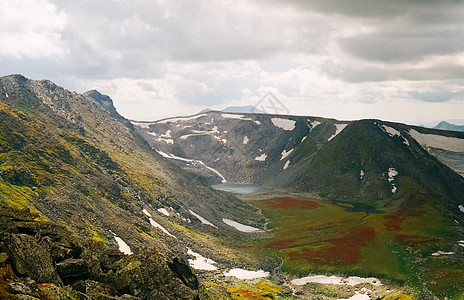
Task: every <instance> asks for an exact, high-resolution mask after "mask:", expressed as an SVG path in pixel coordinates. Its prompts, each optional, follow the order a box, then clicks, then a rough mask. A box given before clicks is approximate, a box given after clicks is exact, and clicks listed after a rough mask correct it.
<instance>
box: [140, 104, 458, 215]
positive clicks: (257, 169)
mask: <svg viewBox="0 0 464 300" xmlns="http://www.w3.org/2000/svg"><path fill="white" fill-rule="evenodd" d="M134 124H135V125H136V127H137V130H138V131H139V132H140V134H141V135H142V136H143V137H144V138H145V139H146V140H147V141H148V143H149V144H150V145H151V146H152V147H153V148H154V149H156V150H157V151H158V152H159V153H160V154H161V155H163V156H164V157H166V158H169V159H171V160H172V161H173V162H176V163H177V164H178V165H179V166H181V167H183V168H184V169H187V170H189V171H190V172H193V173H196V174H197V176H198V177H199V178H202V180H203V181H204V182H207V183H208V182H209V183H219V182H221V181H232V182H244V183H259V184H264V185H267V186H270V187H276V186H279V187H284V188H291V189H294V190H296V191H304V192H317V193H319V194H320V196H322V197H325V198H327V197H328V198H331V199H338V200H347V201H358V200H359V201H373V202H375V203H377V202H378V201H382V200H385V199H389V198H392V197H394V196H397V195H398V194H396V193H392V192H391V189H392V184H391V180H389V179H390V177H389V175H388V174H389V169H394V170H395V171H391V172H397V173H398V174H397V175H395V182H396V183H395V187H396V189H397V190H398V192H399V193H400V192H402V190H403V186H402V185H401V183H400V182H401V180H403V178H404V179H405V180H409V179H412V180H413V181H414V182H417V183H418V184H419V185H420V186H423V187H424V188H426V189H429V188H428V187H429V186H431V183H432V182H434V185H433V186H434V188H433V189H429V190H430V193H432V194H435V195H436V196H440V197H444V200H443V201H446V202H447V203H449V204H450V206H453V207H457V206H458V205H460V202H459V201H462V200H461V199H464V189H463V188H464V187H463V178H462V177H461V176H459V175H458V174H464V173H463V170H464V168H463V162H464V156H463V154H464V135H463V134H461V133H452V132H441V131H437V130H430V129H425V128H420V127H414V126H408V125H405V124H397V123H389V122H384V121H379V120H362V121H354V122H342V121H337V120H333V119H323V118H317V117H300V116H278V115H268V114H231V113H221V112H207V113H202V114H197V115H194V116H190V117H182V118H171V119H164V120H161V121H157V122H152V123H143V124H142V123H134ZM437 159H438V160H437ZM456 173H458V174H456ZM361 174H364V175H362V176H361ZM361 177H362V178H361ZM404 188H406V187H405V186H404ZM395 191H396V190H395ZM445 199H446V200H445Z"/></svg>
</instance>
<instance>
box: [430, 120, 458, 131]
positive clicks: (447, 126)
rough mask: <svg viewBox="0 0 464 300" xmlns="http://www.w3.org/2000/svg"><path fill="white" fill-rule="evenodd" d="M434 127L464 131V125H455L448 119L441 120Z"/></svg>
mask: <svg viewBox="0 0 464 300" xmlns="http://www.w3.org/2000/svg"><path fill="white" fill-rule="evenodd" d="M433 128H434V129H441V130H451V131H464V125H455V124H452V123H449V122H447V121H441V122H440V123H438V124H437V126H435V127H433Z"/></svg>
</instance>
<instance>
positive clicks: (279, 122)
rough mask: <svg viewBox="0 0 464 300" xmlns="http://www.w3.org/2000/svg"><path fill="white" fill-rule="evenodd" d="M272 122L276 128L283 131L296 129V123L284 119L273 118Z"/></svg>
mask: <svg viewBox="0 0 464 300" xmlns="http://www.w3.org/2000/svg"><path fill="white" fill-rule="evenodd" d="M271 121H272V123H273V124H274V126H275V127H279V128H282V129H283V130H288V131H290V130H293V129H295V124H296V121H293V120H289V119H282V118H272V119H271Z"/></svg>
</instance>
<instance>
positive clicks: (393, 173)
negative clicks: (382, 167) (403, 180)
mask: <svg viewBox="0 0 464 300" xmlns="http://www.w3.org/2000/svg"><path fill="white" fill-rule="evenodd" d="M396 175H398V171H396V170H395V168H388V182H389V183H390V184H391V186H392V193H393V194H394V193H396V190H397V189H398V188H397V187H396V183H395V182H393V181H394V180H395V178H393V177H395V176H396Z"/></svg>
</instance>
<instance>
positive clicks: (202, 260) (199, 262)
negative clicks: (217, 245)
mask: <svg viewBox="0 0 464 300" xmlns="http://www.w3.org/2000/svg"><path fill="white" fill-rule="evenodd" d="M187 253H188V254H190V255H192V256H194V257H195V259H189V260H188V261H189V265H190V266H191V267H192V268H194V269H196V270H209V271H214V270H216V269H217V267H216V266H214V265H213V264H215V263H216V262H215V261H214V260H212V259H209V258H206V257H204V256H202V255H201V254H198V253H196V252H193V251H192V250H191V249H189V248H187Z"/></svg>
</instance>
